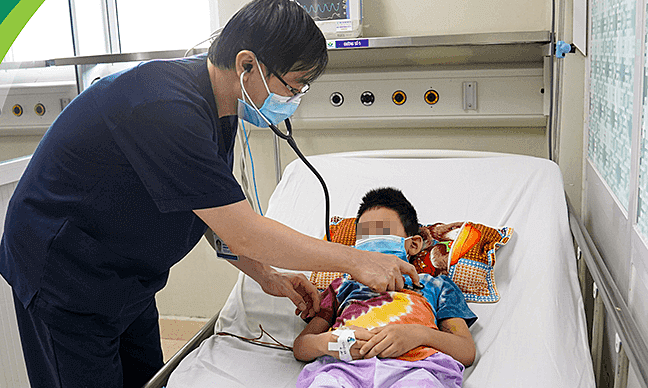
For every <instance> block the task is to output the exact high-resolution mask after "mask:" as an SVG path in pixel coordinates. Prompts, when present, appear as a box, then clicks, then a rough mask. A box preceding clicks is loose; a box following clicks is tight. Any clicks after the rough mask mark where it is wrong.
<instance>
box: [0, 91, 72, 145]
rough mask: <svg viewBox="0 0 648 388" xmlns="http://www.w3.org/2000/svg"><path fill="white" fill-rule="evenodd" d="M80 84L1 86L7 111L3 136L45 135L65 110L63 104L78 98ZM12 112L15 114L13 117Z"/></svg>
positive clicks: (1, 123)
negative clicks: (77, 86) (77, 85)
mask: <svg viewBox="0 0 648 388" xmlns="http://www.w3.org/2000/svg"><path fill="white" fill-rule="evenodd" d="M76 94H77V93H76V84H74V83H68V84H59V85H51V84H50V85H39V84H25V85H10V86H5V85H2V86H0V96H2V97H3V100H2V101H3V105H2V106H0V110H2V111H3V112H4V114H3V115H2V119H0V136H6V135H10V136H12V135H40V134H43V133H45V131H46V130H47V128H49V126H50V125H51V124H52V122H53V121H54V119H56V117H57V116H58V114H59V113H60V112H61V110H63V109H62V108H63V105H62V101H65V102H66V103H69V102H70V101H71V100H72V99H73V98H74V97H76ZM9 112H11V114H9Z"/></svg>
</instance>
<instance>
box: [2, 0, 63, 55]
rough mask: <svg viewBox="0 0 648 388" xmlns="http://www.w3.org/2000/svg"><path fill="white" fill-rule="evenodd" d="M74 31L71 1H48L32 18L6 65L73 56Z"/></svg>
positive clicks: (23, 30)
mask: <svg viewBox="0 0 648 388" xmlns="http://www.w3.org/2000/svg"><path fill="white" fill-rule="evenodd" d="M73 54H74V52H73V49H72V31H71V28H70V8H69V6H68V1H67V0H47V1H44V2H43V4H42V5H41V6H40V8H38V10H37V11H36V13H34V15H33V16H32V17H31V19H29V21H28V22H27V24H26V25H25V27H24V28H23V29H22V31H21V32H20V34H18V37H16V40H15V41H14V43H13V44H12V45H11V48H9V51H8V52H7V55H6V56H5V58H4V60H3V62H5V61H6V62H23V61H34V60H44V59H52V58H61V57H71V56H72V55H73Z"/></svg>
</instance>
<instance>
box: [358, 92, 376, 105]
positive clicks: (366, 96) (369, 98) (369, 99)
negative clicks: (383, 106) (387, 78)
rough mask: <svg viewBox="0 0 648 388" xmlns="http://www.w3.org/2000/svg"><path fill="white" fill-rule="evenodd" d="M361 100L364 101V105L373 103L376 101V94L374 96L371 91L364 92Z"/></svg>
mask: <svg viewBox="0 0 648 388" xmlns="http://www.w3.org/2000/svg"><path fill="white" fill-rule="evenodd" d="M360 102H362V105H364V106H369V105H373V103H374V102H376V96H374V94H373V93H372V92H370V91H366V92H363V93H362V94H361V95H360Z"/></svg>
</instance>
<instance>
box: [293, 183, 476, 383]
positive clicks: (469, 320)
mask: <svg viewBox="0 0 648 388" xmlns="http://www.w3.org/2000/svg"><path fill="white" fill-rule="evenodd" d="M356 222H357V227H356V248H357V249H363V250H371V251H380V252H383V253H389V254H394V255H396V256H398V257H400V258H401V259H403V260H406V261H407V260H408V259H409V257H412V256H414V255H416V254H417V253H418V252H419V251H420V250H421V248H422V246H423V239H422V237H421V236H419V235H417V233H418V228H419V225H418V219H417V216H416V211H415V210H414V207H413V206H412V205H411V204H410V202H409V201H408V200H407V199H406V198H405V196H403V194H402V193H401V192H400V191H399V190H397V189H393V188H382V189H376V190H372V191H370V192H368V193H367V194H366V195H365V196H364V198H363V199H362V203H361V204H360V209H359V210H358V215H357V217H356ZM419 277H420V283H421V286H422V288H421V289H418V287H415V286H414V285H413V284H412V281H411V279H410V278H409V276H407V275H405V286H406V287H405V289H403V290H401V291H397V292H394V291H388V292H374V291H372V290H371V289H369V288H368V287H367V286H365V285H363V284H361V283H358V282H356V281H354V280H351V279H350V278H348V277H347V276H343V277H339V278H337V279H335V280H333V282H332V283H331V285H330V286H329V287H328V288H327V289H326V290H325V291H324V292H323V294H322V302H321V305H320V312H319V313H318V314H317V315H316V316H315V317H314V318H313V319H312V320H311V321H310V322H309V323H308V325H307V326H306V327H305V328H304V330H303V331H302V332H301V334H300V335H299V336H298V337H297V338H296V339H295V343H294V345H293V350H294V353H295V358H297V359H298V360H301V361H313V360H314V361H313V362H311V363H310V364H308V365H306V366H305V367H304V369H303V370H302V372H301V374H300V375H299V378H298V381H297V387H414V386H415V387H461V384H462V381H463V369H464V366H470V365H471V364H472V363H473V361H474V359H475V344H474V342H473V339H472V335H471V334H470V331H469V330H468V327H469V326H470V325H472V324H473V323H474V322H475V320H476V319H477V317H476V316H475V314H473V312H472V311H470V309H469V308H468V306H467V305H466V301H465V300H464V296H463V294H462V293H461V291H460V290H459V288H458V287H457V286H456V285H455V284H454V283H453V282H452V281H451V280H450V279H449V278H448V277H447V276H445V275H439V276H438V277H432V276H430V275H429V274H421V275H419ZM329 329H330V330H329Z"/></svg>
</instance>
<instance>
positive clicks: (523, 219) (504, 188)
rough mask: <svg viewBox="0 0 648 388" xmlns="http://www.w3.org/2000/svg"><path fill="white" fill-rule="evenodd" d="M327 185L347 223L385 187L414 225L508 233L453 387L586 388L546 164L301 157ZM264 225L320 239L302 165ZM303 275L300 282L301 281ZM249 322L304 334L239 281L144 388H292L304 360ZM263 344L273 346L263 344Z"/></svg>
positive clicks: (588, 380)
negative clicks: (470, 352)
mask: <svg viewBox="0 0 648 388" xmlns="http://www.w3.org/2000/svg"><path fill="white" fill-rule="evenodd" d="M309 160H310V162H311V163H312V164H313V165H314V166H315V167H316V168H317V169H318V171H319V172H320V174H321V175H322V176H323V177H324V179H325V180H326V182H327V184H328V188H329V191H330V196H331V215H332V216H341V217H352V216H354V215H355V213H356V211H357V207H358V205H359V202H360V199H361V197H362V196H363V194H364V193H365V192H366V191H368V190H369V189H372V188H376V187H385V186H392V187H397V188H399V189H401V190H402V191H403V193H404V194H405V196H406V197H407V198H408V199H409V200H410V201H411V202H412V204H413V205H414V206H415V207H416V209H417V212H418V215H419V221H420V222H421V223H422V224H432V223H435V222H443V223H449V222H455V221H473V222H476V223H481V224H484V225H489V226H492V227H500V226H508V227H512V228H514V230H515V231H514V234H513V236H512V238H511V239H510V241H509V242H508V244H507V245H505V246H503V247H502V248H501V249H499V250H498V251H497V261H496V265H495V267H494V271H495V283H496V285H497V288H498V290H499V294H500V296H501V299H500V300H499V301H498V302H496V303H470V304H469V306H470V308H471V309H472V310H473V311H474V312H475V313H476V314H477V316H478V317H479V319H478V320H477V322H476V323H475V324H474V325H473V326H472V327H471V333H472V335H473V338H474V340H475V344H476V348H477V355H476V359H475V363H474V364H473V365H472V366H471V367H469V368H467V369H466V370H465V372H464V379H465V380H464V387H521V386H524V387H551V386H556V387H593V386H595V382H594V372H593V367H592V358H591V356H590V350H589V346H588V333H587V330H588V329H587V324H586V316H585V312H584V308H583V299H582V294H581V289H580V286H579V278H578V270H577V260H576V256H575V248H574V244H573V240H572V234H571V233H570V224H569V218H568V208H567V203H566V200H565V194H564V190H563V181H562V176H561V173H560V170H559V168H558V166H557V165H556V164H554V163H553V162H551V161H548V160H545V159H540V158H535V157H528V156H519V155H510V154H493V153H475V152H472V153H466V152H452V151H433V150H410V151H375V152H359V153H344V154H330V155H320V156H312V157H309ZM266 215H267V217H270V218H273V219H275V220H277V221H279V222H281V223H284V224H286V225H288V226H290V227H292V228H294V229H296V230H298V231H300V232H302V233H305V234H307V235H310V236H314V237H317V238H322V236H324V234H325V232H324V225H325V224H324V196H323V194H322V189H321V187H320V184H319V182H318V181H317V180H316V178H315V177H314V176H313V174H312V173H311V172H310V171H309V170H308V169H307V168H306V167H305V166H304V164H303V163H302V162H300V161H299V160H296V161H294V162H292V163H291V164H289V165H288V166H287V167H286V169H285V172H284V174H283V177H282V179H281V182H280V183H279V185H278V186H277V188H276V189H275V191H274V193H273V194H272V197H271V198H270V201H269V206H268V210H267V214H266ZM305 274H306V275H307V276H308V275H309V273H307V272H306V273H305ZM260 325H261V326H262V327H263V330H265V332H267V333H269V334H271V335H272V337H274V339H276V340H277V341H279V342H281V343H283V344H286V345H292V342H293V340H294V338H295V337H296V336H297V335H298V334H299V333H300V332H301V330H302V328H303V327H304V326H305V325H306V324H305V323H304V322H303V321H302V320H301V319H300V318H299V317H297V316H295V315H294V307H293V306H292V304H291V302H290V301H289V300H288V299H286V298H276V297H272V296H268V295H266V294H264V293H263V291H261V289H260V287H259V286H258V284H257V283H256V282H254V281H253V280H251V279H250V278H249V277H248V276H246V275H244V274H242V273H241V274H240V275H239V278H238V281H237V283H236V285H235V286H234V289H233V290H232V292H231V294H230V295H229V298H228V300H227V302H226V303H225V305H224V307H223V308H222V310H221V311H220V313H219V314H218V315H216V316H215V317H214V318H212V320H211V321H210V322H209V323H208V324H207V325H206V326H205V327H203V329H202V330H201V331H200V332H199V333H198V334H197V335H196V337H194V338H193V339H192V340H191V341H190V342H189V343H188V344H187V345H185V347H184V348H183V349H181V350H180V351H179V352H178V354H176V355H175V356H174V357H172V358H171V360H170V361H169V362H168V363H167V365H165V367H164V368H163V369H162V370H161V371H160V372H159V373H158V374H157V375H156V376H155V377H154V378H153V379H152V380H151V381H150V382H149V383H148V384H147V387H160V386H167V387H168V388H180V387H225V386H227V387H261V386H263V387H293V386H294V385H295V382H296V379H297V376H298V374H299V372H300V370H301V369H302V367H303V365H304V364H303V363H301V362H299V361H296V360H295V359H294V357H293V355H292V353H291V352H289V351H286V350H283V349H276V348H268V347H263V346H259V345H257V344H252V343H249V342H245V341H242V340H240V339H238V338H235V337H232V336H225V335H218V334H216V335H214V334H213V333H214V332H216V333H218V332H227V333H232V334H236V335H239V336H242V337H248V338H253V337H257V336H258V335H259V334H260V332H261V329H260ZM262 340H264V341H268V342H272V340H271V339H270V338H269V337H267V336H264V337H263V338H262Z"/></svg>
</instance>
